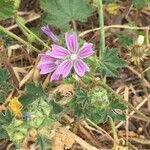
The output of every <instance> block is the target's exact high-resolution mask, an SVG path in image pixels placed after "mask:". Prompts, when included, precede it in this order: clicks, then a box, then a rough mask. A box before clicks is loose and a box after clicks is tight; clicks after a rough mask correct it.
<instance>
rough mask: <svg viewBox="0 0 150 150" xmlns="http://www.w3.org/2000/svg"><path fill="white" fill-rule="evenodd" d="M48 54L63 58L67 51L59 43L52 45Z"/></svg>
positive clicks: (67, 53)
mask: <svg viewBox="0 0 150 150" xmlns="http://www.w3.org/2000/svg"><path fill="white" fill-rule="evenodd" d="M49 55H50V56H51V57H54V58H59V59H64V58H65V57H67V56H68V55H69V52H68V50H67V49H65V48H64V47H61V46H59V45H55V44H54V45H52V51H51V52H49Z"/></svg>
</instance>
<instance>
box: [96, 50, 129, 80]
mask: <svg viewBox="0 0 150 150" xmlns="http://www.w3.org/2000/svg"><path fill="white" fill-rule="evenodd" d="M125 64H126V62H125V61H124V60H123V59H121V58H119V57H118V54H117V49H114V48H112V49H106V50H105V51H104V53H103V54H102V58H101V61H100V64H99V67H98V69H99V71H100V73H101V74H102V76H114V77H117V76H118V71H117V69H118V68H122V67H124V66H125Z"/></svg>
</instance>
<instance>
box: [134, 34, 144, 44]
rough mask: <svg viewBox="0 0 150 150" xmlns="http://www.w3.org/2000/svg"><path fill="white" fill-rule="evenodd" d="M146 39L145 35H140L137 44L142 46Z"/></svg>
mask: <svg viewBox="0 0 150 150" xmlns="http://www.w3.org/2000/svg"><path fill="white" fill-rule="evenodd" d="M144 39H145V36H143V35H139V36H138V38H137V41H136V45H138V46H142V44H143V43H144Z"/></svg>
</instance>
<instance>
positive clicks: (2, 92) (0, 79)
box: [0, 69, 13, 103]
mask: <svg viewBox="0 0 150 150" xmlns="http://www.w3.org/2000/svg"><path fill="white" fill-rule="evenodd" d="M9 77H10V76H9V73H8V71H7V70H6V69H0V103H2V102H4V101H5V98H6V96H7V94H8V92H10V90H11V89H12V88H13V86H12V85H11V84H10V83H9V82H8V81H7V80H8V79H9Z"/></svg>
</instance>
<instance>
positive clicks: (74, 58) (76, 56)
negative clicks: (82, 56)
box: [70, 54, 78, 60]
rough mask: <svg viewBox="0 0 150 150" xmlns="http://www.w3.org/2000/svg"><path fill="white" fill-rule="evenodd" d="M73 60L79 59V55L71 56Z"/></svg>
mask: <svg viewBox="0 0 150 150" xmlns="http://www.w3.org/2000/svg"><path fill="white" fill-rule="evenodd" d="M70 58H71V60H76V59H77V58H78V55H77V54H71V56H70Z"/></svg>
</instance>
